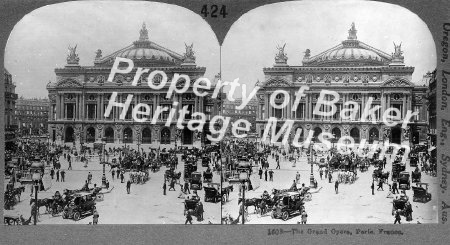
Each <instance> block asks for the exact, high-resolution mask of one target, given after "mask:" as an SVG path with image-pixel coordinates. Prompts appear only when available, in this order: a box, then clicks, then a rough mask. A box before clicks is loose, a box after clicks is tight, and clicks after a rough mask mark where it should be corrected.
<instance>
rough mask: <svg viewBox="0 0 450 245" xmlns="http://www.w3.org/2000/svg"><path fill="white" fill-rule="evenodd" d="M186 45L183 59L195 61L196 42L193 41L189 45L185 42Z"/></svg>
mask: <svg viewBox="0 0 450 245" xmlns="http://www.w3.org/2000/svg"><path fill="white" fill-rule="evenodd" d="M184 46H185V48H186V52H185V53H184V57H183V61H184V62H189V61H191V62H192V61H195V52H194V50H193V49H194V44H193V43H192V44H191V45H187V44H186V43H185V44H184Z"/></svg>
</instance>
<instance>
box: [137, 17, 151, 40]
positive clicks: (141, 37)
mask: <svg viewBox="0 0 450 245" xmlns="http://www.w3.org/2000/svg"><path fill="white" fill-rule="evenodd" d="M148 40H149V39H148V30H147V27H146V25H145V22H143V23H142V28H141V30H140V31H139V41H148Z"/></svg>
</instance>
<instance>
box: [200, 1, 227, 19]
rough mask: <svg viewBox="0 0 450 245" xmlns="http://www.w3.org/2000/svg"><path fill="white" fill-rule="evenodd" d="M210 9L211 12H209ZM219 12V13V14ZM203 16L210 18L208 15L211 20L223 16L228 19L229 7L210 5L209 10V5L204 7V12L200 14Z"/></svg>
mask: <svg viewBox="0 0 450 245" xmlns="http://www.w3.org/2000/svg"><path fill="white" fill-rule="evenodd" d="M208 9H209V10H210V11H208ZM217 12H219V13H217ZM200 13H201V14H202V15H203V16H205V17H208V15H210V16H211V18H217V17H219V15H221V16H222V17H223V18H225V17H227V15H228V13H227V7H226V6H225V5H222V7H220V10H219V7H218V6H217V5H215V4H214V5H210V6H209V8H208V5H206V4H205V5H203V7H202V11H201V12H200Z"/></svg>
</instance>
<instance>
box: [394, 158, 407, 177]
mask: <svg viewBox="0 0 450 245" xmlns="http://www.w3.org/2000/svg"><path fill="white" fill-rule="evenodd" d="M405 169H406V166H405V164H402V163H400V162H397V163H393V165H392V180H394V179H398V177H399V174H400V172H402V171H405Z"/></svg>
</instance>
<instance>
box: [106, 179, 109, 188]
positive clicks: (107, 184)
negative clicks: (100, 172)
mask: <svg viewBox="0 0 450 245" xmlns="http://www.w3.org/2000/svg"><path fill="white" fill-rule="evenodd" d="M106 189H109V181H108V180H106Z"/></svg>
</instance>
